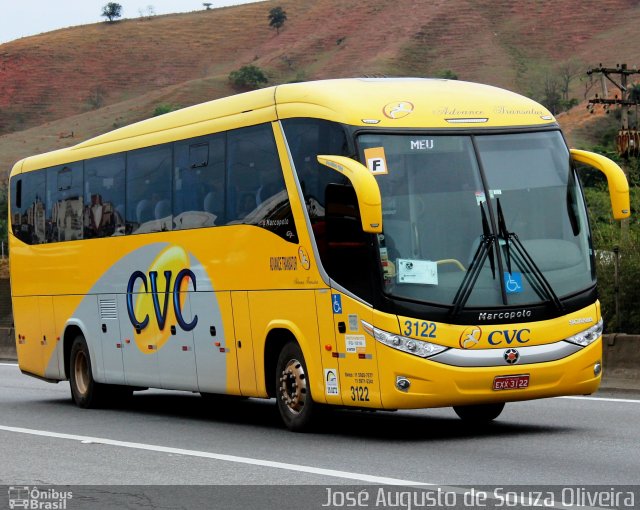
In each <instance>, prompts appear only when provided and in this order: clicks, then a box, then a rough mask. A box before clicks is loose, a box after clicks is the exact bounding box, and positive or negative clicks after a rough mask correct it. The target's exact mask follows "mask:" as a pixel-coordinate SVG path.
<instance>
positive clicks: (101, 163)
mask: <svg viewBox="0 0 640 510" xmlns="http://www.w3.org/2000/svg"><path fill="white" fill-rule="evenodd" d="M124 169H125V156H124V154H116V155H114V156H106V157H104V158H96V159H89V160H87V161H86V162H85V165H84V187H85V192H84V203H85V209H84V237H85V238H92V237H108V236H112V235H122V234H124V217H125V213H124V203H125V199H124V198H125V197H124V189H125V182H124V181H125V178H124Z"/></svg>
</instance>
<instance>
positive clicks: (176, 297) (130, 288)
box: [127, 269, 198, 331]
mask: <svg viewBox="0 0 640 510" xmlns="http://www.w3.org/2000/svg"><path fill="white" fill-rule="evenodd" d="M148 274H149V277H148V278H147V275H146V274H145V273H143V272H142V271H134V272H133V274H132V275H131V276H130V277H129V282H128V283H127V313H128V314H129V320H130V321H131V324H133V326H134V327H135V328H136V329H139V330H143V329H145V328H146V327H147V326H148V325H149V314H148V313H146V314H145V316H144V317H143V318H142V319H140V318H139V317H137V316H136V307H135V306H134V301H133V300H134V296H135V295H136V294H135V293H134V289H135V286H136V282H137V281H141V282H142V287H143V288H144V294H146V295H148V294H149V293H150V294H151V299H152V302H153V311H154V312H155V316H156V321H157V323H158V328H159V329H160V331H163V330H164V326H165V324H166V322H167V314H168V311H169V296H170V295H171V296H172V302H173V311H174V314H175V318H176V321H177V322H178V325H179V326H180V328H182V329H183V330H184V331H191V330H192V329H193V328H195V327H196V325H197V324H198V316H197V315H194V316H193V319H192V320H191V322H187V321H186V320H185V319H184V316H183V313H182V304H181V302H180V301H181V296H180V289H181V288H182V286H183V283H185V280H187V279H189V280H191V283H192V284H193V290H194V291H195V290H196V276H195V275H194V274H193V271H191V270H190V269H182V270H180V271H179V272H178V274H177V275H176V277H175V280H173V290H171V283H172V277H173V271H168V270H165V271H164V273H163V276H164V290H158V271H149V273H148ZM159 296H161V297H159ZM161 300H162V304H161V303H160V302H161Z"/></svg>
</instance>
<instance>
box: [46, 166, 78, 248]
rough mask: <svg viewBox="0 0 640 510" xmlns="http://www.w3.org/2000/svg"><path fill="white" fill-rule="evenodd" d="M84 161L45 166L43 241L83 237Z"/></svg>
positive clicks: (69, 239)
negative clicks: (45, 190)
mask: <svg viewBox="0 0 640 510" xmlns="http://www.w3.org/2000/svg"><path fill="white" fill-rule="evenodd" d="M82 168H83V164H82V162H78V163H70V164H68V165H64V166H62V167H53V168H48V169H47V171H46V173H47V194H46V228H45V235H46V242H48V243H55V242H59V241H75V240H77V239H82V237H83V236H82V234H83V232H82V230H83V217H84V208H83V192H82V185H83V175H82V173H83V171H82Z"/></svg>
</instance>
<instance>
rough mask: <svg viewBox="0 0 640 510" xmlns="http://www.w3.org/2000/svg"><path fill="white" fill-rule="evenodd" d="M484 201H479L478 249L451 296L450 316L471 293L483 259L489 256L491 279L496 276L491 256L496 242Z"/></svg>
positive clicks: (457, 310) (458, 309)
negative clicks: (480, 232) (480, 231)
mask: <svg viewBox="0 0 640 510" xmlns="http://www.w3.org/2000/svg"><path fill="white" fill-rule="evenodd" d="M484 204H485V203H484V202H480V213H481V215H482V235H481V236H480V244H479V245H478V249H477V250H476V252H475V254H474V255H473V259H472V260H471V264H470V265H469V269H468V270H467V272H466V273H465V275H464V278H463V279H462V283H461V284H460V287H459V288H458V292H456V295H455V297H454V298H453V309H452V310H451V316H452V317H455V316H456V315H458V314H459V313H460V310H462V308H463V307H464V305H465V304H466V302H467V300H468V299H469V296H470V295H471V291H472V290H473V287H474V286H475V284H476V281H477V280H478V276H480V272H481V271H482V266H483V265H484V261H485V260H486V259H487V257H488V258H489V265H490V266H491V274H492V275H493V279H494V280H495V278H496V265H495V259H494V256H493V246H494V244H495V243H496V241H497V239H496V235H495V234H492V233H491V229H490V228H489V220H488V219H487V213H486V212H485V210H484Z"/></svg>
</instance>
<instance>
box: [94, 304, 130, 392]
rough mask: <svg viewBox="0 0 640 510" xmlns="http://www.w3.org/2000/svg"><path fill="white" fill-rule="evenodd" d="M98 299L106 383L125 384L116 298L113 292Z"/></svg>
mask: <svg viewBox="0 0 640 510" xmlns="http://www.w3.org/2000/svg"><path fill="white" fill-rule="evenodd" d="M96 299H97V300H98V303H97V305H98V313H99V315H100V344H101V348H102V360H103V363H104V377H105V382H106V383H107V384H125V379H124V365H123V362H122V349H123V341H122V336H121V335H120V324H119V321H118V309H117V307H118V298H117V296H116V295H115V294H102V295H99V296H97V297H96Z"/></svg>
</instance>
